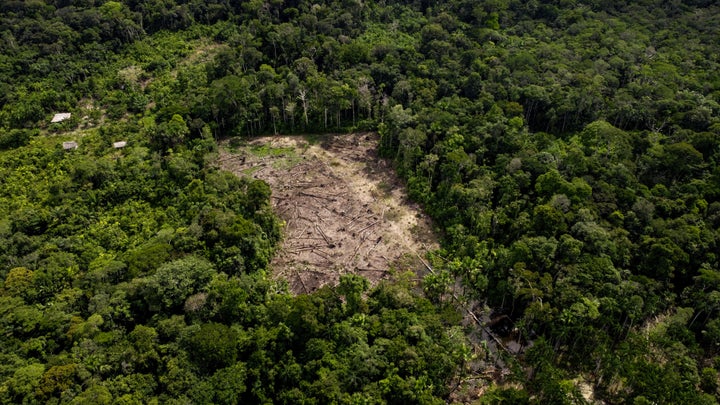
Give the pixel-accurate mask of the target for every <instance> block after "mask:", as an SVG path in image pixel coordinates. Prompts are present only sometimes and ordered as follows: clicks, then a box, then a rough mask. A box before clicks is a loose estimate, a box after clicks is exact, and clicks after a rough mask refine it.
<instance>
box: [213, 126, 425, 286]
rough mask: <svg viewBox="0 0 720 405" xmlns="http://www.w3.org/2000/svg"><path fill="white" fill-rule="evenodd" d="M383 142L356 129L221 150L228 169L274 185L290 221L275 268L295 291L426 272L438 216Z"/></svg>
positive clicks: (275, 200) (276, 203)
mask: <svg viewBox="0 0 720 405" xmlns="http://www.w3.org/2000/svg"><path fill="white" fill-rule="evenodd" d="M376 145H377V135H375V134H372V133H354V134H346V135H325V136H322V137H314V138H306V137H301V136H267V137H259V138H254V139H252V140H250V141H249V142H247V143H244V144H242V145H239V146H237V145H235V146H231V142H227V143H225V144H223V146H222V147H221V148H220V154H219V158H218V165H219V166H220V167H221V168H223V169H225V170H229V171H232V172H233V173H235V174H237V175H240V176H252V177H254V178H257V179H261V180H264V181H265V182H267V183H268V184H269V185H270V188H271V189H272V204H273V208H274V210H275V211H276V213H277V214H278V215H279V216H280V217H281V218H282V219H283V220H284V221H285V229H284V234H285V237H284V241H283V243H282V245H281V247H280V250H279V251H278V253H277V254H276V256H275V258H274V259H273V261H272V264H271V267H272V270H273V273H274V275H275V276H276V277H283V278H285V279H287V280H288V283H289V285H290V288H291V290H292V291H293V292H295V293H308V292H312V291H314V290H316V289H318V288H320V287H322V286H323V285H326V284H333V285H334V284H336V283H337V281H338V279H339V277H340V275H342V274H345V273H355V274H359V275H362V276H364V277H366V278H368V279H369V280H370V282H371V283H376V282H377V281H379V280H381V279H384V278H388V277H390V275H391V274H392V272H393V271H406V270H411V271H413V272H415V273H418V274H422V273H423V272H424V270H425V268H424V265H423V263H422V260H421V259H420V258H421V257H423V256H424V254H425V253H426V252H427V251H428V250H433V249H436V248H437V247H438V246H437V238H436V237H435V235H434V234H433V232H432V226H431V222H430V219H429V218H428V217H427V216H426V215H425V214H424V213H423V212H422V211H421V209H420V207H419V206H418V205H417V204H414V203H412V202H411V201H409V200H408V198H407V195H406V193H405V189H404V186H403V185H402V183H401V182H400V181H399V180H398V178H397V176H396V175H395V173H394V171H393V170H392V168H391V166H390V164H389V162H387V161H386V160H383V159H380V158H378V156H377V151H376Z"/></svg>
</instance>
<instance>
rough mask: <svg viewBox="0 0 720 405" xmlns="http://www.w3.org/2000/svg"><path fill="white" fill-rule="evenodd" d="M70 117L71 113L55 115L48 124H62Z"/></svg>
mask: <svg viewBox="0 0 720 405" xmlns="http://www.w3.org/2000/svg"><path fill="white" fill-rule="evenodd" d="M71 116H72V114H71V113H57V114H55V116H53V118H52V120H51V121H50V122H51V123H56V122H63V121H65V120H67V119H70V117H71Z"/></svg>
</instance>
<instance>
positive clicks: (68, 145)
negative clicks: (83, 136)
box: [63, 141, 78, 150]
mask: <svg viewBox="0 0 720 405" xmlns="http://www.w3.org/2000/svg"><path fill="white" fill-rule="evenodd" d="M77 148H78V143H77V142H75V141H69V142H63V149H65V150H67V149H77Z"/></svg>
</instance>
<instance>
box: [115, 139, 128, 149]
mask: <svg viewBox="0 0 720 405" xmlns="http://www.w3.org/2000/svg"><path fill="white" fill-rule="evenodd" d="M126 145H127V142H126V141H119V142H113V148H115V149H120V148H124V147H125V146H126Z"/></svg>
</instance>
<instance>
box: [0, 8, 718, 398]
mask: <svg viewBox="0 0 720 405" xmlns="http://www.w3.org/2000/svg"><path fill="white" fill-rule="evenodd" d="M718 38H720V6H718V5H717V4H716V2H713V1H709V0H669V1H668V0H663V1H659V0H644V1H632V2H631V1H621V0H613V1H594V0H531V1H519V0H509V1H497V0H488V1H482V2H478V1H470V0H448V1H441V2H429V1H426V0H416V1H398V2H385V1H375V0H365V1H357V0H319V1H317V2H311V1H306V0H251V1H244V2H228V1H224V0H202V1H201V0H123V1H105V0H8V1H3V2H2V3H1V4H0V280H2V282H1V283H0V287H1V288H0V314H1V317H0V325H1V327H2V334H1V335H0V402H3V403H74V404H81V403H91V404H114V403H117V404H134V403H138V404H139V403H178V404H179V403H444V402H445V401H447V400H449V399H450V398H451V394H453V395H457V392H456V391H457V390H458V387H459V386H460V387H462V384H461V382H462V381H463V380H464V379H466V378H467V377H472V376H469V375H468V374H469V373H470V372H471V370H472V369H471V367H470V366H469V365H470V364H471V363H472V362H473V361H474V355H475V352H474V351H473V350H471V342H470V341H469V338H468V336H470V331H469V330H468V328H464V327H463V326H462V323H461V321H462V316H463V314H462V313H461V312H460V310H459V308H458V307H457V300H456V298H457V297H455V298H453V296H452V294H451V293H450V289H451V287H452V286H453V285H454V283H455V280H456V279H457V280H461V282H462V285H463V287H464V288H463V290H464V296H463V297H460V300H462V301H464V302H471V301H473V302H482V303H484V304H485V305H486V306H487V307H489V308H493V309H494V311H496V312H497V313H502V314H505V315H507V316H508V317H509V318H510V319H512V320H513V324H514V327H515V328H516V329H517V333H519V335H520V339H524V340H526V341H528V342H532V343H533V344H532V347H530V348H529V349H528V350H527V351H525V352H524V353H523V354H522V355H519V356H516V357H514V358H512V359H508V362H509V363H510V364H513V370H514V373H512V375H510V376H509V377H508V379H507V381H505V383H503V384H491V386H490V387H489V388H488V389H487V390H486V391H485V395H484V396H483V397H481V398H479V399H477V401H479V402H480V403H543V404H544V403H583V402H584V401H585V399H584V398H583V397H582V395H581V393H580V390H579V389H578V381H579V380H580V379H582V380H584V381H586V382H588V383H589V384H590V385H591V386H592V387H593V388H594V391H595V397H596V398H598V399H602V400H604V401H606V402H607V403H618V404H620V403H632V404H645V403H692V404H702V403H707V404H712V403H717V401H718V369H719V368H720V357H718V354H719V353H718V349H719V347H720V346H719V345H720V266H719V260H720V259H719V258H718V251H720V247H719V246H718V245H719V243H718V242H719V241H720V167H719V166H718V161H719V160H720V104H719V103H720V42H718ZM56 112H71V113H72V118H71V119H69V120H66V121H63V122H60V123H50V119H51V118H52V116H53V114H54V113H56ZM353 130H364V131H368V130H371V131H377V132H378V133H379V134H380V135H381V141H380V145H379V148H380V151H381V154H382V155H383V156H384V157H385V158H387V159H390V160H391V161H392V162H393V163H394V165H395V168H396V170H397V171H398V172H399V173H400V175H401V176H402V177H403V178H404V179H405V181H406V182H407V186H408V190H409V193H410V195H411V196H412V198H413V199H415V200H416V201H418V202H420V203H421V204H422V205H423V206H424V208H425V210H426V211H427V212H428V213H429V214H430V215H431V216H432V217H433V218H434V220H435V221H436V224H437V227H438V230H439V232H441V234H442V235H443V247H442V249H441V250H440V251H438V252H436V253H435V254H433V255H432V257H430V258H429V262H430V263H431V265H432V266H433V267H434V269H435V273H434V274H430V275H428V276H427V277H425V279H424V280H422V282H421V283H420V284H417V283H416V282H415V281H413V280H414V278H413V277H412V276H411V275H407V274H402V272H400V271H399V272H398V274H397V277H396V280H395V281H394V282H388V283H381V284H380V285H378V286H375V287H372V288H370V287H369V286H368V284H367V281H366V280H364V279H362V278H360V277H357V276H347V277H344V278H343V279H342V280H341V283H340V285H338V286H336V287H333V288H324V289H322V290H320V291H318V292H316V293H313V294H309V295H301V296H292V295H290V294H288V293H287V289H286V287H285V286H284V285H283V284H282V282H278V281H272V280H271V279H270V278H269V277H268V274H267V270H268V268H267V266H268V263H269V261H270V259H271V258H272V255H273V252H274V250H275V249H276V247H277V244H278V242H279V241H280V239H281V237H282V227H281V224H280V222H279V221H278V219H277V218H276V217H275V216H274V215H273V213H272V211H271V209H270V205H269V197H270V190H269V188H268V186H267V185H266V184H264V183H262V182H259V181H254V180H251V179H245V178H237V177H235V176H234V175H231V174H229V173H224V172H221V171H219V170H218V169H216V168H215V167H214V166H213V165H212V156H213V153H214V151H215V150H216V148H217V141H218V139H221V138H226V137H240V138H245V137H251V136H255V135H260V134H276V133H326V132H342V131H353ZM63 141H76V142H77V143H78V148H77V149H70V150H65V149H63V147H62V143H63ZM117 141H126V142H127V146H126V147H124V148H115V147H113V143H114V142H117ZM460 389H462V388H460ZM452 398H455V397H452Z"/></svg>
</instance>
